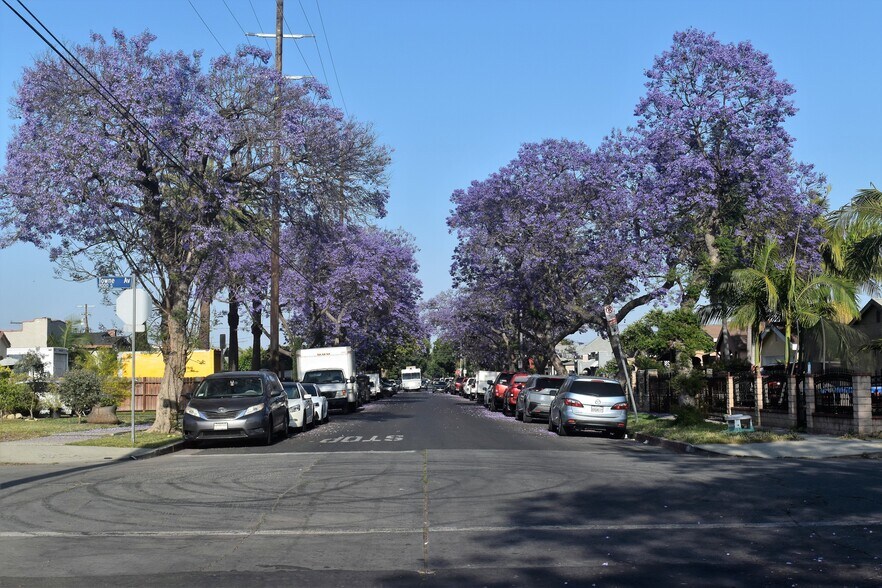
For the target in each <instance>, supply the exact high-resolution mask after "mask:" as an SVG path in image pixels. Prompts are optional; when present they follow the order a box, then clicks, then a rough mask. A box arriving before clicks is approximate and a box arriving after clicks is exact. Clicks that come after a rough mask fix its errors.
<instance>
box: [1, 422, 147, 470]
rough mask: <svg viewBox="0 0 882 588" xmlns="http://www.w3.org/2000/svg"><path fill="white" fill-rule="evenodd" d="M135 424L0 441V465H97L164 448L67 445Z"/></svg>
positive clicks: (140, 456) (123, 430)
mask: <svg viewBox="0 0 882 588" xmlns="http://www.w3.org/2000/svg"><path fill="white" fill-rule="evenodd" d="M149 426H150V425H136V426H135V430H136V431H143V430H145V429H147V428H149ZM131 430H132V429H131V427H113V428H109V429H90V430H87V431H77V432H74V433H59V434H57V435H50V436H48V437H35V438H33V439H25V440H23V441H6V442H2V443H0V465H2V464H16V465H21V464H94V463H104V462H108V461H115V460H120V459H137V458H145V457H148V456H152V455H155V454H157V453H158V452H160V451H161V450H162V449H163V448H152V449H150V448H146V449H142V448H126V447H88V446H82V445H67V443H73V442H75V441H84V440H87V439H94V438H95V437H105V436H108V435H113V434H115V433H126V432H129V431H131Z"/></svg>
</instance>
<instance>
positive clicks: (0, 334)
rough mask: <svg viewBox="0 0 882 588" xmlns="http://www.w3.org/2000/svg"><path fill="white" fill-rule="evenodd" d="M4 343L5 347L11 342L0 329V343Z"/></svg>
mask: <svg viewBox="0 0 882 588" xmlns="http://www.w3.org/2000/svg"><path fill="white" fill-rule="evenodd" d="M4 342H5V343H6V346H7V347H10V346H11V345H12V343H10V342H9V339H7V338H6V333H4V332H3V331H0V343H4Z"/></svg>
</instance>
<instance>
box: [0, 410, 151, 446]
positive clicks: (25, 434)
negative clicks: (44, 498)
mask: <svg viewBox="0 0 882 588" xmlns="http://www.w3.org/2000/svg"><path fill="white" fill-rule="evenodd" d="M116 414H117V416H118V417H119V420H120V421H122V423H121V424H119V425H90V424H89V423H87V422H86V419H85V418H84V419H83V422H82V423H78V422H77V418H76V417H60V418H56V419H53V418H48V417H41V418H38V419H36V420H33V421H30V420H27V419H16V420H12V419H2V420H0V441H23V440H24V439H33V438H34V437H47V436H49V435H56V434H58V433H73V432H76V431H87V430H93V429H107V428H111V427H123V426H128V425H131V423H132V419H131V416H132V415H131V413H129V412H117V413H116ZM155 417H156V413H154V412H153V411H148V412H136V413H135V424H136V425H142V424H150V423H152V422H153V420H154V418H155Z"/></svg>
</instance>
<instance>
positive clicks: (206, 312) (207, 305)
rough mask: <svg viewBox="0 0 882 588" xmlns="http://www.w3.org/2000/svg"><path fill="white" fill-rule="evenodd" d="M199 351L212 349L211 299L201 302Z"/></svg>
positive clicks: (197, 343)
mask: <svg viewBox="0 0 882 588" xmlns="http://www.w3.org/2000/svg"><path fill="white" fill-rule="evenodd" d="M196 345H197V346H198V348H199V349H211V298H208V299H207V300H206V299H203V300H200V301H199V337H198V341H197V342H196Z"/></svg>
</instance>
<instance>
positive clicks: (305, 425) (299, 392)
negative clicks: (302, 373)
mask: <svg viewBox="0 0 882 588" xmlns="http://www.w3.org/2000/svg"><path fill="white" fill-rule="evenodd" d="M282 386H283V387H284V388H285V393H286V394H287V395H288V415H290V417H291V418H290V419H288V428H289V429H291V430H292V431H297V432H301V431H305V430H306V429H311V428H312V427H314V426H315V405H314V404H313V402H312V398H311V397H309V396H306V394H305V393H304V391H303V386H302V385H301V384H300V382H282ZM325 402H327V399H326V400H325Z"/></svg>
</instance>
